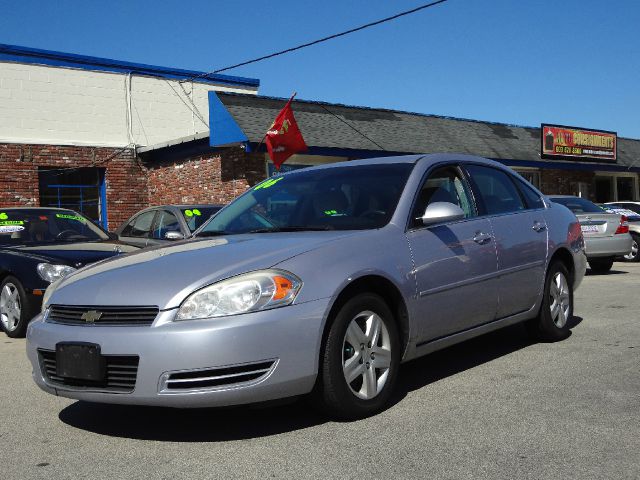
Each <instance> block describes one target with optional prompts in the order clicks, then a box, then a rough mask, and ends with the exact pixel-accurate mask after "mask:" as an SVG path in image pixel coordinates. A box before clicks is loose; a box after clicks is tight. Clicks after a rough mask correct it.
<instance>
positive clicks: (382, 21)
mask: <svg viewBox="0 0 640 480" xmlns="http://www.w3.org/2000/svg"><path fill="white" fill-rule="evenodd" d="M446 1H447V0H437V1H435V2H431V3H427V4H425V5H421V6H419V7H416V8H412V9H411V10H407V11H405V12H401V13H398V14H396V15H392V16H391V17H387V18H383V19H381V20H377V21H375V22H371V23H367V24H365V25H361V26H359V27H356V28H352V29H350V30H346V31H344V32H340V33H336V34H333V35H329V36H328V37H323V38H320V39H318V40H314V41H312V42H307V43H303V44H302V45H298V46H296V47H292V48H287V49H286V50H281V51H279V52H275V53H271V54H269V55H264V56H262V57H259V58H254V59H253V60H247V61H246V62H241V63H236V64H235V65H231V66H229V67H224V68H219V69H218V70H214V71H212V72H207V73H201V74H200V75H195V76H193V77H189V78H187V79H185V80H181V81H180V83H182V82H189V81H192V80H195V79H198V78H203V77H208V76H209V75H211V74H215V73H220V72H225V71H227V70H232V69H234V68H238V67H243V66H245V65H249V64H251V63H256V62H260V61H262V60H267V59H268V58H273V57H277V56H280V55H284V54H285V53H290V52H295V51H296V50H300V49H302V48H306V47H310V46H312V45H317V44H318V43H323V42H326V41H328V40H333V39H334V38H338V37H343V36H345V35H349V34H350V33H354V32H359V31H360V30H364V29H365V28H369V27H374V26H376V25H380V24H382V23H386V22H390V21H392V20H395V19H397V18H400V17H404V16H406V15H411V14H412V13H416V12H419V11H420V10H425V9H427V8H430V7H434V6H436V5H439V4H440V3H444V2H446Z"/></svg>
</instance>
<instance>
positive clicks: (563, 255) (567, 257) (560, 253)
mask: <svg viewBox="0 0 640 480" xmlns="http://www.w3.org/2000/svg"><path fill="white" fill-rule="evenodd" d="M556 261H560V262H562V263H563V264H564V266H565V267H566V268H567V271H568V272H569V276H570V277H571V278H570V280H571V284H572V285H573V283H574V280H575V275H576V266H575V264H574V262H573V255H572V254H571V252H570V251H569V250H568V249H567V248H565V247H559V248H558V249H557V250H556V251H555V252H553V255H551V258H549V263H548V265H547V271H548V270H549V267H550V266H551V265H553V263H554V262H556ZM546 276H547V275H546V272H545V278H546Z"/></svg>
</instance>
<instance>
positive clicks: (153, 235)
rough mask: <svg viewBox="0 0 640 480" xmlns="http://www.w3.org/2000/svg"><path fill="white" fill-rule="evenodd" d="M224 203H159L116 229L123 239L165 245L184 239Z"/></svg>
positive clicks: (126, 241)
mask: <svg viewBox="0 0 640 480" xmlns="http://www.w3.org/2000/svg"><path fill="white" fill-rule="evenodd" d="M221 208H222V205H215V204H213V205H212V204H204V205H159V206H155V207H149V208H145V209H144V210H141V211H139V212H137V213H136V214H135V215H133V216H132V217H131V218H130V219H129V220H127V221H126V222H124V223H123V224H122V225H120V227H119V228H118V229H117V230H116V231H115V233H116V235H118V239H119V240H120V241H121V242H124V243H127V244H129V245H134V246H136V247H149V246H155V245H165V244H167V243H169V242H171V241H175V240H184V239H185V238H189V237H190V236H191V234H192V233H193V232H194V231H196V230H197V229H198V228H200V227H201V226H202V224H203V223H205V222H206V221H207V220H208V219H209V217H211V215H214V214H215V213H216V212H217V211H218V210H220V209H221Z"/></svg>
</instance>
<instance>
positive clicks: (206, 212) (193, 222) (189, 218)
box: [180, 206, 222, 233]
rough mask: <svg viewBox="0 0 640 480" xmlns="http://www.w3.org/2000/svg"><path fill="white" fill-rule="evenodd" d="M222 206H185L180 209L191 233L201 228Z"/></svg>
mask: <svg viewBox="0 0 640 480" xmlns="http://www.w3.org/2000/svg"><path fill="white" fill-rule="evenodd" d="M220 208H222V207H203V206H199V207H183V208H181V209H180V212H181V213H182V216H183V217H184V219H185V221H186V222H187V226H188V227H189V231H190V232H191V233H193V232H195V231H196V230H197V229H199V228H200V227H201V226H202V225H203V224H204V223H205V222H206V221H207V220H209V217H210V216H211V215H213V214H214V213H216V212H217V211H218V210H220Z"/></svg>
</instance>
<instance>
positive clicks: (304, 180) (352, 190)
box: [196, 163, 413, 236]
mask: <svg viewBox="0 0 640 480" xmlns="http://www.w3.org/2000/svg"><path fill="white" fill-rule="evenodd" d="M412 168H413V164H408V163H397V164H383V165H359V166H340V167H332V168H325V169H319V170H306V171H302V170H301V171H298V172H295V173H290V174H287V175H283V176H277V177H272V178H270V179H268V180H266V181H264V182H262V183H260V184H259V185H257V186H255V187H253V188H252V189H251V190H249V191H248V192H246V193H245V194H244V195H242V196H241V197H239V198H238V199H236V200H235V201H234V202H232V203H231V204H230V205H229V206H227V207H226V208H225V209H223V210H221V211H220V213H218V214H217V215H215V216H214V217H213V218H212V219H211V220H210V221H209V222H208V223H207V224H205V226H204V227H203V228H202V230H200V231H199V232H197V233H196V235H197V236H207V235H216V234H225V233H247V232H270V231H283V230H284V231H292V230H362V229H372V228H380V227H382V226H384V225H386V224H387V223H388V222H389V220H390V219H391V215H393V212H394V211H395V208H396V206H397V204H398V200H399V198H400V193H401V192H402V190H403V188H404V185H405V183H406V181H407V178H408V176H409V173H410V172H411V169H412Z"/></svg>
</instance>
